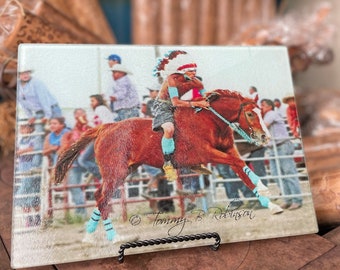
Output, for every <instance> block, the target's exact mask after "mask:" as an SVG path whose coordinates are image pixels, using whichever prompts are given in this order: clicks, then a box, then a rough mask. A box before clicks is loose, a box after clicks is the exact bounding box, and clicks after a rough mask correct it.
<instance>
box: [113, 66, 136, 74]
mask: <svg viewBox="0 0 340 270" xmlns="http://www.w3.org/2000/svg"><path fill="white" fill-rule="evenodd" d="M110 70H111V71H120V72H124V73H126V74H132V73H131V71H130V70H128V69H127V68H126V67H124V66H123V65H122V64H115V65H114V66H113V67H112V68H110Z"/></svg>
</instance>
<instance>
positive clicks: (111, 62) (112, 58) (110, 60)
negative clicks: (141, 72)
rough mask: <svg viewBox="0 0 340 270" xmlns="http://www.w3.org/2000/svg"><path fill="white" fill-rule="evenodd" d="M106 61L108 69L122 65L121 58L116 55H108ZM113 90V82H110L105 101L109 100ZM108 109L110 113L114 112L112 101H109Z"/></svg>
mask: <svg viewBox="0 0 340 270" xmlns="http://www.w3.org/2000/svg"><path fill="white" fill-rule="evenodd" d="M106 60H107V61H108V62H107V63H108V65H109V68H110V69H111V68H112V67H113V66H114V65H116V64H121V63H122V59H121V57H120V56H119V55H118V54H110V55H109V56H108V58H106ZM114 88H115V81H114V80H112V81H111V83H110V85H109V87H108V90H107V94H106V95H105V99H107V100H110V96H112V94H113V91H114V90H113V89H114ZM110 109H111V111H114V108H113V102H112V101H110Z"/></svg>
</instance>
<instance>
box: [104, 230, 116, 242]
mask: <svg viewBox="0 0 340 270" xmlns="http://www.w3.org/2000/svg"><path fill="white" fill-rule="evenodd" d="M116 236H117V233H116V231H115V230H110V231H107V232H106V239H107V240H109V241H113V239H114V238H115V237H116Z"/></svg>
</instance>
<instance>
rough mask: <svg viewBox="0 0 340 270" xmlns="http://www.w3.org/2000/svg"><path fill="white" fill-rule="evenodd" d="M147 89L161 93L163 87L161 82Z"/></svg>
mask: <svg viewBox="0 0 340 270" xmlns="http://www.w3.org/2000/svg"><path fill="white" fill-rule="evenodd" d="M146 89H148V90H150V91H159V90H160V89H161V85H160V83H159V82H154V83H152V84H151V85H150V86H147V87H146Z"/></svg>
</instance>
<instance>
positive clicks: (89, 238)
mask: <svg viewBox="0 0 340 270" xmlns="http://www.w3.org/2000/svg"><path fill="white" fill-rule="evenodd" d="M81 242H82V243H83V244H86V245H94V244H95V243H96V239H95V237H94V235H93V234H90V233H86V234H85V236H84V238H83V240H82V241H81Z"/></svg>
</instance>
